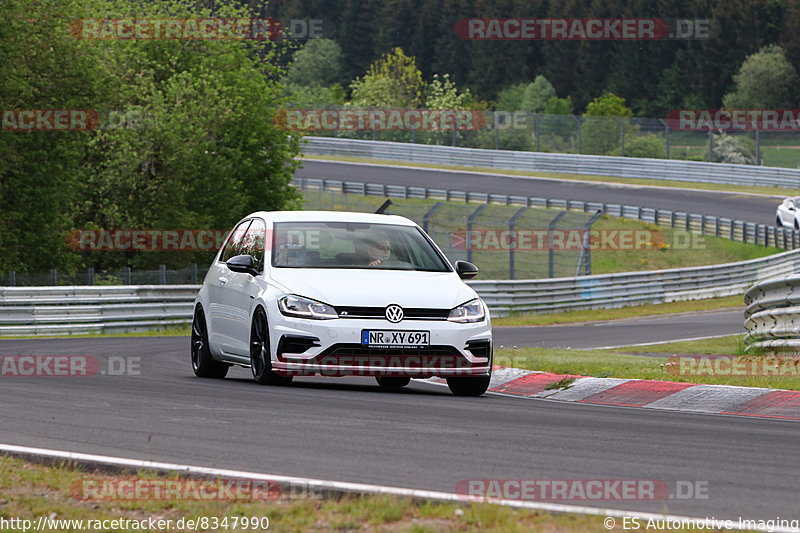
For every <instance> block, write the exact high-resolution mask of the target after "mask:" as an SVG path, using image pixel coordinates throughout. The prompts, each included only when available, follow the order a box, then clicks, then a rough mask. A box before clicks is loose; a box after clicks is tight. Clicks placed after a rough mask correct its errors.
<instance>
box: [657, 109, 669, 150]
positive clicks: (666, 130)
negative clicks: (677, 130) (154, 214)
mask: <svg viewBox="0 0 800 533" xmlns="http://www.w3.org/2000/svg"><path fill="white" fill-rule="evenodd" d="M658 120H660V121H661V123H662V124H663V125H664V148H665V149H666V152H667V159H669V125H668V124H667V121H666V120H664V119H663V118H660V119H658Z"/></svg>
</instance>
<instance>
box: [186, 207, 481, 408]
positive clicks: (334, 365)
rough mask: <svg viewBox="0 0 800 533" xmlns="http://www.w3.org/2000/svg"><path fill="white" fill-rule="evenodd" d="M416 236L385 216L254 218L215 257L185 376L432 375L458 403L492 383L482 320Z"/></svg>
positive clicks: (470, 295) (387, 383) (463, 273)
mask: <svg viewBox="0 0 800 533" xmlns="http://www.w3.org/2000/svg"><path fill="white" fill-rule="evenodd" d="M476 274H477V268H476V267H475V266H474V265H472V264H471V263H467V262H465V261H456V262H455V264H454V265H451V264H450V262H449V261H448V260H447V258H446V257H445V255H444V254H443V253H442V252H441V250H440V249H439V248H438V247H437V246H436V244H435V243H434V242H433V241H432V240H431V239H430V237H428V236H427V235H426V234H425V232H424V231H423V230H422V229H421V228H420V227H419V226H417V225H416V224H415V223H414V222H412V221H411V220H408V219H406V218H403V217H399V216H394V215H378V214H365V213H342V212H325V211H319V212H314V211H286V212H257V213H253V214H251V215H250V216H248V217H246V218H245V219H243V220H242V221H241V222H239V223H238V224H237V225H236V227H235V228H234V229H233V231H232V232H231V233H230V235H229V236H228V238H227V241H226V243H225V244H224V245H223V247H222V249H221V250H220V251H219V252H218V253H217V256H216V257H215V259H214V262H213V264H212V265H211V268H210V269H209V271H208V274H207V275H206V277H205V280H204V282H203V286H202V288H201V289H200V292H199V293H198V296H197V299H196V301H195V311H194V320H193V325H192V347H191V355H192V368H193V370H194V372H195V374H196V375H198V376H201V377H212V378H222V377H224V376H225V375H226V374H227V372H228V369H229V367H230V366H231V365H240V366H246V367H250V368H251V369H252V374H253V378H254V379H255V380H256V381H257V382H258V383H262V384H288V383H289V382H290V381H291V380H292V377H293V376H308V375H322V376H352V375H356V376H373V377H375V378H377V381H378V384H379V385H380V386H381V387H384V388H399V387H403V386H405V385H407V384H408V383H409V382H410V379H411V378H430V377H434V376H435V377H441V378H445V379H446V380H447V384H448V386H449V387H450V390H451V391H452V392H453V393H454V394H456V395H461V396H479V395H481V394H483V393H484V392H486V390H487V388H488V386H489V380H490V378H491V373H492V330H491V321H490V318H489V313H488V310H487V309H486V306H485V304H484V303H483V301H482V300H481V299H480V298H479V297H478V295H477V293H476V292H475V291H474V290H473V289H472V288H470V287H469V286H468V285H466V284H465V283H464V282H463V281H462V279H466V278H471V277H474V276H475V275H476Z"/></svg>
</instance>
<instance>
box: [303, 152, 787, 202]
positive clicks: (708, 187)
mask: <svg viewBox="0 0 800 533" xmlns="http://www.w3.org/2000/svg"><path fill="white" fill-rule="evenodd" d="M300 159H301V160H302V159H309V160H313V159H319V160H325V161H342V162H346V163H372V164H375V165H386V166H408V167H419V168H436V169H443V170H463V171H465V172H478V173H483V174H507V175H509V176H526V177H531V178H550V179H555V180H576V181H586V182H605V183H622V184H628V185H643V186H647V185H649V186H653V187H667V188H670V189H699V190H704V191H723V192H745V193H753V194H765V195H768V196H795V195H796V194H797V191H796V190H793V189H784V188H781V187H763V186H756V185H728V184H724V183H699V182H695V181H669V180H650V179H643V178H622V177H619V176H592V175H588V174H559V173H555V172H526V171H524V170H511V169H503V168H486V167H470V166H463V165H441V164H437V163H418V162H410V161H395V160H392V159H371V158H368V157H351V156H333V155H308V156H303V157H301V158H300Z"/></svg>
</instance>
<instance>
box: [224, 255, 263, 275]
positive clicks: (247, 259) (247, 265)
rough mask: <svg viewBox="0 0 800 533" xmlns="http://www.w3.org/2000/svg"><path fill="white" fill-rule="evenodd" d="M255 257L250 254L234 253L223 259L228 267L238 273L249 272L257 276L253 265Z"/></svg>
mask: <svg viewBox="0 0 800 533" xmlns="http://www.w3.org/2000/svg"><path fill="white" fill-rule="evenodd" d="M254 263H255V259H253V256H252V255H235V256H233V257H231V258H230V259H228V260H227V261H225V264H226V265H227V266H228V268H229V269H231V270H233V271H234V272H239V273H240V274H250V275H251V276H257V275H258V274H259V272H258V271H257V270H256V269H255V267H254Z"/></svg>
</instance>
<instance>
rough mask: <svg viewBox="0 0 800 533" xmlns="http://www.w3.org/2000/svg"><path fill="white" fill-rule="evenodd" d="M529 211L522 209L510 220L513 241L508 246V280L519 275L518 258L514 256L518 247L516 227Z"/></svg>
mask: <svg viewBox="0 0 800 533" xmlns="http://www.w3.org/2000/svg"><path fill="white" fill-rule="evenodd" d="M527 209H528V207H527V206H525V207H520V208H519V209H518V210H517V212H516V213H514V216H512V217H511V218H510V219H508V231H509V233H510V234H511V239H512V241H513V242H510V243H509V246H508V279H516V275H517V268H516V267H517V265H516V262H515V259H516V258H515V256H514V249H515V248H516V247H517V236H516V235H515V234H514V227H515V226H516V224H517V220H518V219H519V217H521V216H522V214H523V213H524V212H525V211H526V210H527Z"/></svg>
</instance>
